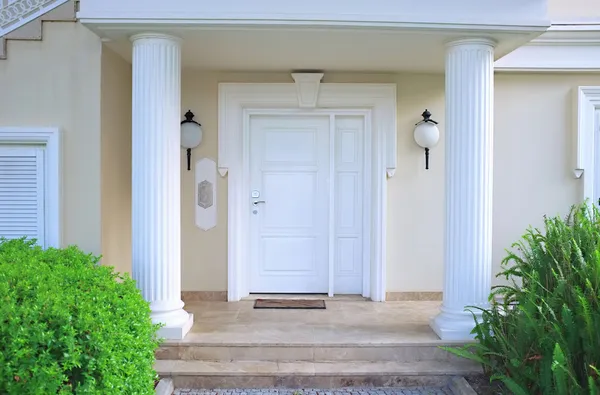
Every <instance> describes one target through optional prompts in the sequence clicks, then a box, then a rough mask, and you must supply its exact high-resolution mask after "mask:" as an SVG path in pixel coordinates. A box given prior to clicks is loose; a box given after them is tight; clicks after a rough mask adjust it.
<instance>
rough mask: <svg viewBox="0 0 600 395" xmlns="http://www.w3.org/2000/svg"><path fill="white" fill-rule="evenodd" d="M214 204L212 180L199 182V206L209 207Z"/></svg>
mask: <svg viewBox="0 0 600 395" xmlns="http://www.w3.org/2000/svg"><path fill="white" fill-rule="evenodd" d="M212 205H213V184H212V182H210V181H206V180H204V181H202V182H201V183H199V184H198V206H200V207H202V208H209V207H211V206H212Z"/></svg>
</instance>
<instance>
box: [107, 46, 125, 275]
mask: <svg viewBox="0 0 600 395" xmlns="http://www.w3.org/2000/svg"><path fill="white" fill-rule="evenodd" d="M101 106H102V107H101V126H102V135H101V141H102V145H101V146H102V157H101V160H102V256H103V258H102V263H103V264H105V265H110V266H114V267H115V270H117V271H119V272H131V64H129V63H128V62H126V61H125V60H123V58H121V57H120V56H119V55H117V54H116V53H115V52H113V51H112V50H110V49H109V48H107V47H105V46H104V47H103V49H102V102H101Z"/></svg>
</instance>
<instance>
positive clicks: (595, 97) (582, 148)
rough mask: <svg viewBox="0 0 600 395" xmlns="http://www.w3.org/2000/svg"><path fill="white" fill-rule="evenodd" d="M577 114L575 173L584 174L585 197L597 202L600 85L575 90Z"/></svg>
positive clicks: (577, 175) (578, 176) (577, 174)
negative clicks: (596, 164)
mask: <svg viewBox="0 0 600 395" xmlns="http://www.w3.org/2000/svg"><path fill="white" fill-rule="evenodd" d="M575 93H576V95H575V97H576V106H577V110H576V114H577V121H576V127H577V134H576V138H577V142H576V145H575V146H576V163H575V169H574V170H573V174H574V175H575V177H576V178H581V176H582V175H583V198H584V199H590V201H592V202H595V200H596V196H597V195H598V192H600V191H597V190H596V189H597V186H596V178H597V177H598V174H596V166H595V163H596V161H597V159H600V158H598V155H599V154H600V152H598V147H597V146H598V141H596V128H597V127H598V125H597V120H596V113H597V112H598V111H600V86H579V87H577V88H576V91H575Z"/></svg>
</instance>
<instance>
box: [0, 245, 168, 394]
mask: <svg viewBox="0 0 600 395" xmlns="http://www.w3.org/2000/svg"><path fill="white" fill-rule="evenodd" d="M97 262H98V258H97V257H94V256H91V255H87V254H85V253H83V252H82V251H81V250H79V249H78V248H76V247H69V248H66V249H47V250H43V249H42V248H40V247H37V246H35V245H34V243H33V242H32V241H25V240H24V239H20V240H9V241H7V240H4V239H2V240H1V241H0V393H1V394H29V395H37V394H44V395H47V394H142V395H143V394H152V393H154V379H155V378H156V372H155V371H154V369H153V363H154V352H155V350H156V348H157V346H158V341H157V338H156V329H157V326H155V325H153V324H152V322H151V320H150V308H149V305H148V303H147V302H146V301H144V299H143V298H142V296H141V294H140V292H139V290H138V289H137V288H136V286H135V283H134V281H133V280H132V279H131V278H129V277H128V276H127V275H125V276H120V275H118V274H116V273H114V272H113V269H112V268H111V267H106V266H100V265H97Z"/></svg>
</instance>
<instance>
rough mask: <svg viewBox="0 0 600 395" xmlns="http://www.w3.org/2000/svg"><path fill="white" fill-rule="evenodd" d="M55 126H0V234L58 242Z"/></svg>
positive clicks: (50, 244)
mask: <svg viewBox="0 0 600 395" xmlns="http://www.w3.org/2000/svg"><path fill="white" fill-rule="evenodd" d="M60 140H61V139H60V131H59V130H58V129H57V128H29V127H0V236H2V237H6V238H11V239H12V238H19V237H27V238H29V239H36V240H37V241H38V244H39V245H41V246H42V247H44V248H47V247H60V246H61V218H62V215H61V206H62V205H61V203H60V199H61V196H60V191H61V171H60V167H61V165H60V163H61V160H60V157H61V142H60Z"/></svg>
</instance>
